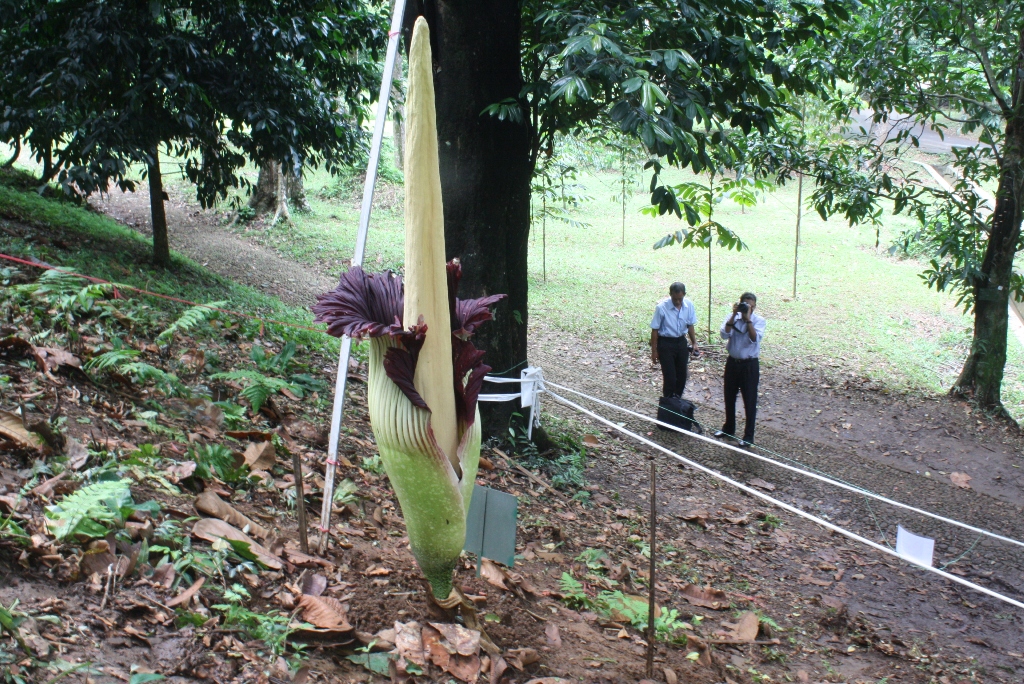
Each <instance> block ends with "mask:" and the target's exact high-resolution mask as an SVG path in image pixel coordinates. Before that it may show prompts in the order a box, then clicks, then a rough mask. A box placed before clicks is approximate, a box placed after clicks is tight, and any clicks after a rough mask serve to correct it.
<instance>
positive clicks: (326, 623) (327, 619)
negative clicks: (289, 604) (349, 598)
mask: <svg viewBox="0 0 1024 684" xmlns="http://www.w3.org/2000/svg"><path fill="white" fill-rule="evenodd" d="M299 606H300V607H301V608H302V619H303V620H305V621H306V622H308V623H310V624H311V625H313V626H314V627H319V628H320V629H329V630H331V631H340V632H347V631H349V630H351V629H352V625H350V624H349V623H348V619H347V615H348V606H347V605H345V604H344V603H342V602H341V601H339V600H338V599H335V598H331V597H330V596H310V595H309V594H304V595H302V596H300V597H299Z"/></svg>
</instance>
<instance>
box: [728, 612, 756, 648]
mask: <svg viewBox="0 0 1024 684" xmlns="http://www.w3.org/2000/svg"><path fill="white" fill-rule="evenodd" d="M760 624H761V621H760V620H759V619H758V617H757V613H755V612H753V611H750V610H748V611H746V612H745V613H743V614H742V615H740V619H739V620H737V621H736V624H735V625H733V626H732V627H731V628H730V630H729V631H730V632H731V634H730V635H729V636H730V637H732V638H734V639H736V640H738V641H756V640H757V630H758V627H760Z"/></svg>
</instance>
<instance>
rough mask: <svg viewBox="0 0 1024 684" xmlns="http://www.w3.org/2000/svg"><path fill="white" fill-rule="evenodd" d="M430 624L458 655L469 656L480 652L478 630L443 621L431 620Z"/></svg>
mask: <svg viewBox="0 0 1024 684" xmlns="http://www.w3.org/2000/svg"><path fill="white" fill-rule="evenodd" d="M430 626H431V627H433V628H434V629H436V630H437V631H438V632H440V633H441V634H442V635H443V636H444V638H445V639H447V641H448V643H449V644H451V645H452V647H453V648H454V649H455V652H456V653H458V654H459V655H464V656H470V655H476V654H477V653H479V652H480V632H477V631H476V630H473V629H466V628H465V627H463V626H462V625H453V624H446V623H443V622H431V623H430Z"/></svg>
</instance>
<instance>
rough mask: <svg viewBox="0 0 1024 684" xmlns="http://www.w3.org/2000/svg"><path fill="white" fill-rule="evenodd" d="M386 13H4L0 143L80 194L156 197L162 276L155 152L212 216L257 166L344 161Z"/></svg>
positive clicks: (239, 7)
mask: <svg viewBox="0 0 1024 684" xmlns="http://www.w3.org/2000/svg"><path fill="white" fill-rule="evenodd" d="M380 9H381V8H380V6H379V5H378V4H373V3H371V4H367V3H365V2H362V1H360V0H332V1H329V2H326V1H320V0H281V1H279V2H273V3H270V2H255V3H252V2H244V1H243V0H227V1H221V0H218V1H216V2H214V1H213V0H158V1H156V2H148V3H111V2H105V1H104V0H69V1H68V2H62V3H60V4H59V7H57V6H55V4H54V3H52V2H48V1H47V0H0V66H2V68H3V70H4V74H5V80H4V81H3V82H2V83H0V139H2V140H3V141H5V142H17V141H24V142H25V143H26V144H27V145H28V146H29V148H30V149H31V150H32V152H33V154H34V155H35V156H36V158H37V159H39V160H40V162H41V163H42V166H43V172H42V178H41V180H42V181H43V182H44V183H45V182H49V181H50V180H54V179H55V180H57V181H59V182H60V184H61V185H62V186H63V187H64V189H65V190H66V191H67V192H69V193H71V194H75V195H79V196H84V195H88V194H90V193H92V192H95V191H97V190H99V191H104V190H106V189H107V187H108V185H109V183H111V182H114V183H116V184H117V185H118V186H120V187H121V189H122V190H132V189H134V183H133V182H132V181H131V180H129V178H128V175H127V174H128V170H129V166H130V165H131V164H142V165H143V166H144V167H145V169H146V172H145V173H146V176H147V177H148V179H149V183H150V194H151V197H152V201H151V204H152V210H153V231H154V260H155V261H156V262H157V263H160V264H164V265H167V264H168V263H169V257H170V253H169V246H168V244H167V234H166V220H165V219H164V217H163V202H162V197H163V191H162V178H161V173H160V151H161V149H163V150H166V151H170V152H171V153H173V155H174V156H176V157H177V158H178V159H180V160H181V166H182V171H183V173H184V175H185V176H186V177H187V178H188V179H189V180H190V181H191V182H193V183H194V184H195V185H196V189H197V196H198V199H199V202H200V204H202V205H203V206H209V205H210V204H212V203H213V202H214V201H215V200H216V199H217V198H218V197H220V198H223V197H226V194H227V190H228V189H229V188H232V187H238V186H239V185H240V184H242V183H244V180H243V179H242V178H241V177H240V175H239V170H240V169H241V168H242V166H243V165H244V164H245V163H246V162H247V161H252V162H255V163H257V164H261V163H262V162H264V161H268V160H277V161H280V162H282V163H284V164H285V165H286V166H288V167H289V168H301V167H302V166H303V165H316V164H321V163H323V164H326V165H327V166H328V167H333V166H334V165H337V164H341V163H345V162H347V161H350V160H351V159H352V158H353V157H354V156H355V155H356V153H357V152H358V151H359V150H360V147H361V145H362V141H363V137H364V136H363V132H362V130H361V128H360V125H361V123H362V119H363V116H364V109H365V107H366V105H367V104H368V100H367V96H366V94H365V93H367V92H372V90H373V89H372V87H371V86H372V80H373V76H374V75H375V72H376V69H375V67H374V66H373V65H372V62H371V60H369V59H365V58H360V53H361V52H366V51H369V52H370V53H371V54H372V55H375V54H376V52H377V51H378V50H379V49H380V48H381V47H382V45H383V42H384V41H383V37H384V35H383V31H382V30H381V23H382V21H381V19H382V18H381V14H380Z"/></svg>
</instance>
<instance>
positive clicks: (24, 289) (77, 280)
mask: <svg viewBox="0 0 1024 684" xmlns="http://www.w3.org/2000/svg"><path fill="white" fill-rule="evenodd" d="M81 286H82V278H81V276H77V275H72V274H71V272H70V271H69V270H68V269H66V268H61V267H57V268H54V269H52V270H49V271H44V272H43V274H42V275H41V276H39V278H38V279H37V280H36V281H35V282H34V283H27V284H25V285H18V287H17V291H18V292H19V293H23V294H30V295H36V294H37V295H66V294H71V293H72V292H75V291H76V290H78V289H79V288H80V287H81Z"/></svg>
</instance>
